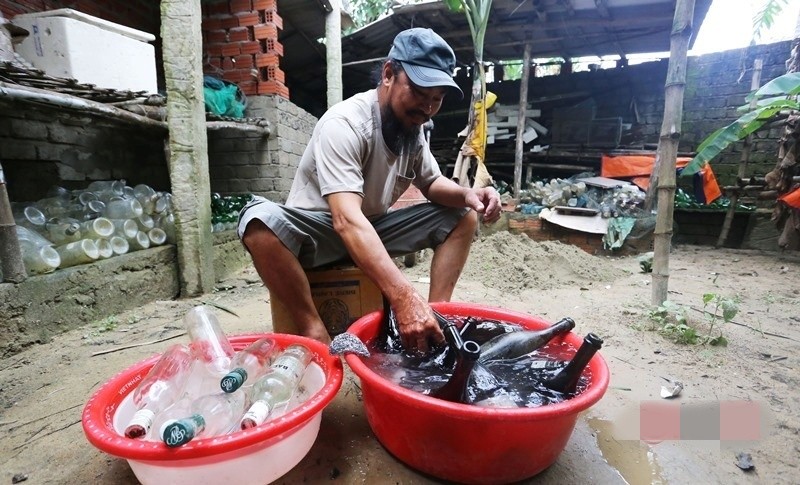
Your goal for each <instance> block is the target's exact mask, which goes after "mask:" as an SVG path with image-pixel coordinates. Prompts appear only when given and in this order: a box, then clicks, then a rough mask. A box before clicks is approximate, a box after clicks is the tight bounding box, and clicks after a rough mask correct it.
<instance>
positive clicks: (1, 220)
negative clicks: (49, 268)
mask: <svg viewBox="0 0 800 485" xmlns="http://www.w3.org/2000/svg"><path fill="white" fill-rule="evenodd" d="M0 270H2V272H3V277H2V278H0V282H3V281H10V282H12V283H21V282H23V281H25V278H27V277H28V274H27V273H26V272H25V264H24V263H23V262H22V252H21V251H20V248H19V238H18V237H17V225H16V223H14V214H12V213H11V203H10V202H9V201H8V191H7V190H6V176H5V174H4V173H3V166H2V165H0Z"/></svg>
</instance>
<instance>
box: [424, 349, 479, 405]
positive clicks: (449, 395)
mask: <svg viewBox="0 0 800 485" xmlns="http://www.w3.org/2000/svg"><path fill="white" fill-rule="evenodd" d="M480 355H481V347H480V345H478V344H476V343H475V342H473V341H471V340H467V341H466V342H464V343H463V344H462V345H461V349H460V350H459V351H458V352H456V367H455V369H454V370H453V375H452V376H450V380H448V381H447V382H446V383H445V384H444V385H443V386H442V387H440V388H438V389H436V390H435V391H433V392H431V394H430V395H431V396H432V397H435V398H438V399H444V400H445V401H451V402H460V403H466V402H467V386H468V385H469V377H470V376H471V375H472V369H473V368H474V367H475V364H476V363H477V362H478V358H479V357H480Z"/></svg>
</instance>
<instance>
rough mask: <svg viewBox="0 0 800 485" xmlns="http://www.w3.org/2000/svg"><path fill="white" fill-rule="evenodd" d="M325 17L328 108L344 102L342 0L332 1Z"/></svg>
mask: <svg viewBox="0 0 800 485" xmlns="http://www.w3.org/2000/svg"><path fill="white" fill-rule="evenodd" d="M329 3H330V5H331V11H330V12H328V14H327V15H326V16H325V54H326V57H327V62H328V64H327V81H328V107H329V108H330V107H331V106H333V105H334V104H336V103H338V102H339V101H341V100H342V96H343V95H342V10H341V5H340V3H341V0H330V2H329Z"/></svg>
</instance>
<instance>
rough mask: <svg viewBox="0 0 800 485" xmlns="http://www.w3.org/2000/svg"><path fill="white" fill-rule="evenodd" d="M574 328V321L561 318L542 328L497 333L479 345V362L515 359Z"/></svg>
mask: <svg viewBox="0 0 800 485" xmlns="http://www.w3.org/2000/svg"><path fill="white" fill-rule="evenodd" d="M573 328H575V321H574V320H573V319H571V318H569V317H567V318H563V319H561V320H559V321H557V322H556V323H554V324H553V325H551V326H549V327H547V328H545V329H542V330H522V331H519V332H510V333H504V334H501V335H498V336H497V337H494V338H493V339H491V340H489V341H488V342H486V343H485V344H483V345H482V346H481V362H490V361H493V360H503V359H516V358H517V357H521V356H523V355H525V354H528V353H530V352H533V351H534V350H536V349H538V348H539V347H542V346H543V345H544V344H546V343H547V342H549V341H550V340H551V339H552V338H553V337H555V336H556V335H560V334H562V333H567V332H569V331H570V330H572V329H573Z"/></svg>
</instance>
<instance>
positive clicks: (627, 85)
mask: <svg viewBox="0 0 800 485" xmlns="http://www.w3.org/2000/svg"><path fill="white" fill-rule="evenodd" d="M789 47H790V43H789V42H780V43H776V44H769V45H761V46H756V47H755V48H753V49H751V50H749V51H746V50H745V49H735V50H731V51H726V52H721V53H714V54H708V55H704V56H698V57H690V58H689V60H688V66H687V80H686V83H687V84H686V90H685V93H684V112H683V115H684V122H683V125H682V134H681V140H680V148H679V149H680V150H681V151H685V152H692V151H695V150H696V148H697V146H698V145H699V143H700V142H702V140H703V139H704V138H705V137H706V136H708V135H709V134H711V133H713V132H714V131H716V130H717V129H719V128H721V127H723V126H725V125H727V124H728V123H730V122H731V121H733V120H735V119H736V118H738V117H739V113H737V111H736V108H738V107H739V106H741V105H743V104H745V101H744V98H745V96H746V95H747V93H748V92H749V91H750V79H751V76H752V65H753V59H754V58H755V57H756V56H761V57H762V58H763V59H764V67H763V71H762V76H761V79H762V85H763V84H764V83H766V82H767V81H768V80H770V79H774V78H775V77H778V76H780V75H782V74H785V73H786V67H785V65H784V62H785V61H786V59H787V58H788V56H789ZM667 63H668V61H667V60H662V61H658V62H650V63H645V64H638V65H633V66H629V67H625V68H619V69H602V70H599V71H595V72H578V73H573V74H569V75H564V76H549V77H541V78H534V79H532V80H531V83H530V86H529V90H528V97H529V99H533V98H540V97H547V96H556V95H563V94H568V93H578V92H585V93H589V94H590V95H591V97H592V98H593V99H594V101H595V103H596V107H597V111H596V116H595V117H596V118H608V117H621V118H622V120H623V123H630V124H632V125H633V132H634V133H635V135H634V138H635V140H636V142H638V143H639V144H641V143H647V144H652V145H655V144H657V143H658V136H659V133H660V131H661V121H662V117H663V112H664V82H665V79H666V74H667ZM742 63H744V65H746V66H748V69H747V71H746V72H745V73H744V75H743V76H741V80H739V77H740V72H741V67H740V65H741V64H742ZM488 89H489V90H491V91H493V92H494V93H496V94H498V96H499V99H498V101H499V102H500V103H502V104H516V103H517V100H519V81H505V82H502V83H492V84H489V85H488ZM573 99H575V100H581V99H584V98H581V97H576V98H573ZM634 100H635V107H636V111H635V112H634V109H633V106H634V105H633V104H632V102H633V101H634ZM575 102H576V101H575ZM567 106H571V102H570V101H569V100H567V101H560V102H551V103H544V104H542V105H541V106H538V105H537V108H539V107H541V108H542V119H541V122H542V124H544V125H545V126H548V127H552V121H553V116H554V113H555V112H556V111H557V110H558V109H561V108H563V107H567ZM636 113H638V121H637V118H636ZM436 122H437V133H438V132H440V126H446V124H445V123H441V124H440V123H439V120H438V119H437V120H436ZM453 128H454V129H455V130H456V131H458V130H460V129H461V128H463V122H461V121H460V124H459V125H458V126H457V127H456V126H453ZM778 138H779V131H778V130H777V129H773V130H769V131H764V132H759V133H757V134H756V136H755V143H754V145H753V150H752V152H751V155H750V163H749V165H748V167H749V168H748V175H764V174H765V173H766V172H768V171H769V170H771V169H772V168H773V167H774V166H775V161H776V160H775V157H776V154H777V139H778ZM623 141H624V140H623ZM741 148H742V144H741V143H738V144H736V145H735V146H734V147H733V148H732V149H731V148H729V149H728V150H726V151H725V152H724V153H723V154H722V155H721V156H720V157H719V158H717V159H716V160H715V161H714V162H713V163H712V165H713V166H714V171H715V173H716V174H717V176H718V178H719V179H720V182H721V183H723V184H726V185H727V184H731V183H734V182H735V178H736V171H737V168H738V163H739V158H740V155H741ZM491 150H492V148H491V146H490V147H489V152H491Z"/></svg>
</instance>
